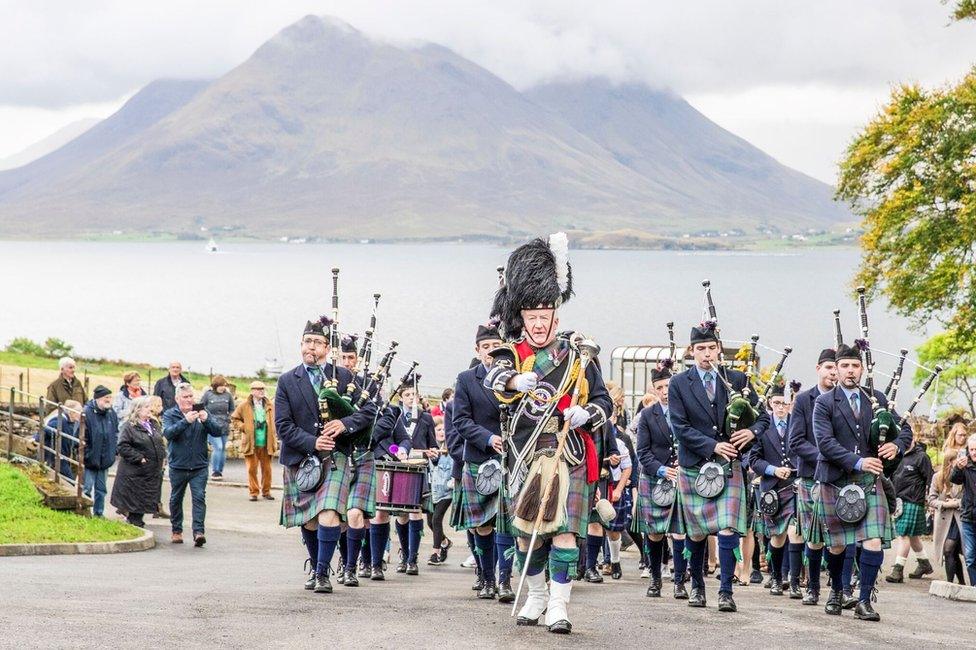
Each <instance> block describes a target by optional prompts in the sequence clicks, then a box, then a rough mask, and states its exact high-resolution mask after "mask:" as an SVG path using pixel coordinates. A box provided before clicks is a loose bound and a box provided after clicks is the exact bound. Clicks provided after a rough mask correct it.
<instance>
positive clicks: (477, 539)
mask: <svg viewBox="0 0 976 650" xmlns="http://www.w3.org/2000/svg"><path fill="white" fill-rule="evenodd" d="M501 344H502V337H501V334H499V333H498V328H497V327H495V326H494V325H479V326H478V331H477V333H476V334H475V342H474V345H475V354H477V355H478V358H479V359H481V363H479V364H478V365H476V366H475V367H473V368H469V369H468V370H465V371H464V372H462V373H460V374H459V375H458V378H457V383H456V384H455V389H454V406H453V413H452V418H453V419H452V426H453V428H454V429H455V430H457V433H458V436H460V438H461V439H463V440H464V452H463V457H464V469H463V470H462V473H461V503H460V508H461V513H460V516H459V517H458V528H459V529H461V530H465V531H470V530H473V531H474V543H475V562H476V563H477V565H478V572H479V574H480V576H481V581H482V588H481V589H480V590H479V591H478V598H481V599H487V600H494V599H495V597H496V596H497V597H498V599H499V600H500V601H501V602H503V603H510V602H512V601H513V600H515V592H514V591H513V590H512V585H511V572H512V568H511V562H510V561H507V562H506V561H505V559H504V558H505V555H506V551H507V550H508V549H509V548H511V547H512V546H513V545H514V544H515V539H514V538H513V537H512V535H511V534H509V533H508V531H503V532H501V533H499V534H498V536H497V538H496V533H495V528H496V526H497V525H498V524H499V523H500V522H498V521H497V515H498V492H494V493H492V494H482V493H481V492H479V491H478V489H477V479H478V474H479V472H480V471H481V470H482V466H483V465H484V464H485V463H487V462H489V461H494V462H492V463H491V466H494V468H495V469H500V468H499V467H498V465H499V464H500V463H501V460H502V459H501V453H502V437H501V425H500V423H499V412H498V400H497V399H496V398H495V396H494V394H493V393H491V392H489V391H488V389H487V388H485V386H484V381H485V376H487V374H488V368H489V366H490V365H491V363H492V357H491V351H492V350H494V349H496V348H498V347H500V346H501ZM486 467H488V466H486ZM498 538H501V539H498ZM499 541H500V542H501V543H500V544H498V543H497V542H499ZM496 557H497V560H498V562H499V563H500V564H501V571H500V575H499V576H498V582H497V586H496V582H495V561H496Z"/></svg>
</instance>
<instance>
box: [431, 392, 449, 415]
mask: <svg viewBox="0 0 976 650" xmlns="http://www.w3.org/2000/svg"><path fill="white" fill-rule="evenodd" d="M453 397H454V389H453V388H445V389H444V391H443V392H442V393H441V401H440V404H435V405H434V408H432V409H430V414H431V416H433V417H437V416H440V417H444V405H445V404H447V403H448V402H450V401H451V399H452V398H453Z"/></svg>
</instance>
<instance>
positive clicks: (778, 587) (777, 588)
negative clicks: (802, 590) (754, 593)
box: [769, 580, 783, 596]
mask: <svg viewBox="0 0 976 650" xmlns="http://www.w3.org/2000/svg"><path fill="white" fill-rule="evenodd" d="M769 595H770V596H782V595H783V584H782V583H781V582H780V581H779V580H773V582H772V584H771V585H769Z"/></svg>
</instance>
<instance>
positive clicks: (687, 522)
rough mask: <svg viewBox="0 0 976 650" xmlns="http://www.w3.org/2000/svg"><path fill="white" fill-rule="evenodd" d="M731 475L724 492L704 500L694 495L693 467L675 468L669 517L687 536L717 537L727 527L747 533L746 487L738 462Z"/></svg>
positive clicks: (694, 470) (735, 461) (732, 465)
mask: <svg viewBox="0 0 976 650" xmlns="http://www.w3.org/2000/svg"><path fill="white" fill-rule="evenodd" d="M730 469H731V473H732V476H729V477H727V478H726V482H725V489H724V490H722V493H721V494H719V495H718V496H717V497H715V498H714V499H706V498H705V497H703V496H700V495H699V494H698V493H697V492H695V479H696V478H697V477H698V469H697V468H695V467H679V468H678V489H677V490H676V492H675V508H674V513H673V514H672V518H673V519H677V526H679V530H681V531H682V532H683V533H685V534H686V535H690V536H692V537H704V536H706V535H716V534H718V532H719V531H720V530H724V529H726V528H730V529H732V530H734V531H735V532H737V533H739V534H740V535H744V534H745V533H746V532H747V531H748V530H749V528H748V526H749V522H748V518H747V516H746V509H747V503H746V486H745V480H744V479H743V476H742V472H741V471H740V469H739V461H737V460H734V461H732V464H731V468H730Z"/></svg>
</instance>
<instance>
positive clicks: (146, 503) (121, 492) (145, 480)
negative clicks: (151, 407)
mask: <svg viewBox="0 0 976 650" xmlns="http://www.w3.org/2000/svg"><path fill="white" fill-rule="evenodd" d="M150 426H152V427H153V434H152V435H151V436H150V435H149V432H148V431H146V429H145V428H144V427H143V426H142V425H141V424H132V423H129V422H127V423H125V424H124V425H122V431H121V432H119V459H120V460H119V468H118V471H117V472H116V474H115V483H114V484H113V485H112V497H111V503H112V505H113V506H115V507H116V508H118V509H119V510H121V511H122V512H137V513H146V512H156V510H157V507H158V506H159V500H160V493H161V490H162V485H163V459H164V458H166V446H165V445H164V444H163V436H162V432H161V431H159V430H158V429H156V426H157V425H156V424H154V423H152V422H151V421H150ZM143 460H145V462H143Z"/></svg>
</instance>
